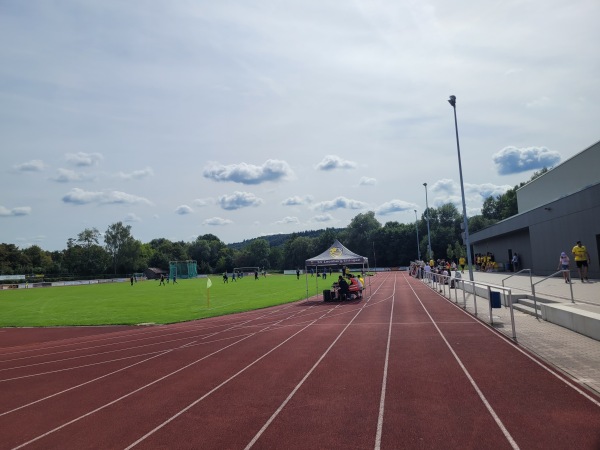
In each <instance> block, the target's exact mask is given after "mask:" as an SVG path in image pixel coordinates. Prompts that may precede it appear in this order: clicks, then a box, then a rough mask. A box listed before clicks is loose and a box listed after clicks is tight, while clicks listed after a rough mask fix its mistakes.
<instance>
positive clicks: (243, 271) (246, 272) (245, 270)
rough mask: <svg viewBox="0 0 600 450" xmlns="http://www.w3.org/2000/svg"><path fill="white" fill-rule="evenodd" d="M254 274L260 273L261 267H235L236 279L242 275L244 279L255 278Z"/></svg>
mask: <svg viewBox="0 0 600 450" xmlns="http://www.w3.org/2000/svg"><path fill="white" fill-rule="evenodd" d="M254 272H258V273H260V267H234V268H233V273H235V276H236V277H239V276H240V275H241V276H242V277H247V276H254Z"/></svg>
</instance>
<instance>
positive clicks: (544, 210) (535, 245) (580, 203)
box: [470, 142, 600, 279]
mask: <svg viewBox="0 0 600 450" xmlns="http://www.w3.org/2000/svg"><path fill="white" fill-rule="evenodd" d="M517 205H518V210H519V213H518V214H517V215H515V216H513V217H510V218H508V219H505V220H503V221H501V222H498V223H497V224H495V225H493V226H491V227H488V228H485V229H483V230H481V231H478V232H477V233H473V234H472V235H471V236H470V241H471V245H472V247H473V253H474V254H476V253H483V254H486V253H488V252H492V253H493V254H494V256H495V259H496V261H497V262H499V263H503V264H504V265H507V264H508V263H509V261H510V260H511V258H512V256H513V254H514V253H515V252H516V253H518V254H519V256H520V268H523V269H531V270H532V272H533V273H534V274H535V275H541V276H544V275H550V274H552V273H554V272H556V271H557V268H558V258H559V256H560V253H561V252H563V251H564V252H566V253H567V255H569V258H571V268H572V274H573V279H577V275H576V271H577V269H576V266H575V261H574V259H573V255H572V254H571V249H572V248H573V246H574V245H575V243H576V242H577V241H581V242H582V244H583V245H585V246H586V248H587V250H588V253H589V255H590V258H591V264H590V267H589V272H588V273H589V277H590V278H600V266H599V264H598V257H599V254H600V251H599V249H600V142H596V143H595V144H594V145H592V146H591V147H589V148H587V149H585V150H583V151H582V152H580V153H578V154H577V155H575V156H573V157H572V158H570V159H568V160H566V161H565V162H563V163H562V164H560V165H558V166H556V167H555V168H553V169H551V170H549V171H548V172H546V173H545V174H543V175H541V176H540V177H538V178H536V179H535V180H533V181H530V182H529V183H527V184H526V185H525V186H523V187H521V188H519V189H518V190H517Z"/></svg>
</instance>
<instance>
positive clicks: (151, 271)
mask: <svg viewBox="0 0 600 450" xmlns="http://www.w3.org/2000/svg"><path fill="white" fill-rule="evenodd" d="M144 275H146V278H147V279H149V280H158V279H159V278H160V276H161V275H164V276H165V278H167V277H168V276H169V271H168V270H162V269H157V268H156V267H149V268H147V269H146V270H145V271H144Z"/></svg>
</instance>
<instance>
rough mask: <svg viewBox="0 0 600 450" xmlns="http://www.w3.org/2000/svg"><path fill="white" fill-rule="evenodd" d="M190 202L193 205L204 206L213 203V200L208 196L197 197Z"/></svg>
mask: <svg viewBox="0 0 600 450" xmlns="http://www.w3.org/2000/svg"><path fill="white" fill-rule="evenodd" d="M192 203H193V204H194V206H199V207H201V208H202V207H204V206H209V205H211V204H213V203H214V200H213V199H210V198H197V199H195V200H194V201H193V202H192Z"/></svg>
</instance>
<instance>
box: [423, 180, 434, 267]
mask: <svg viewBox="0 0 600 450" xmlns="http://www.w3.org/2000/svg"><path fill="white" fill-rule="evenodd" d="M423 186H425V210H426V212H427V213H426V214H425V219H427V242H428V248H427V251H428V253H429V259H430V260H431V259H433V252H432V251H431V231H430V230H429V202H428V201H427V183H423Z"/></svg>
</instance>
